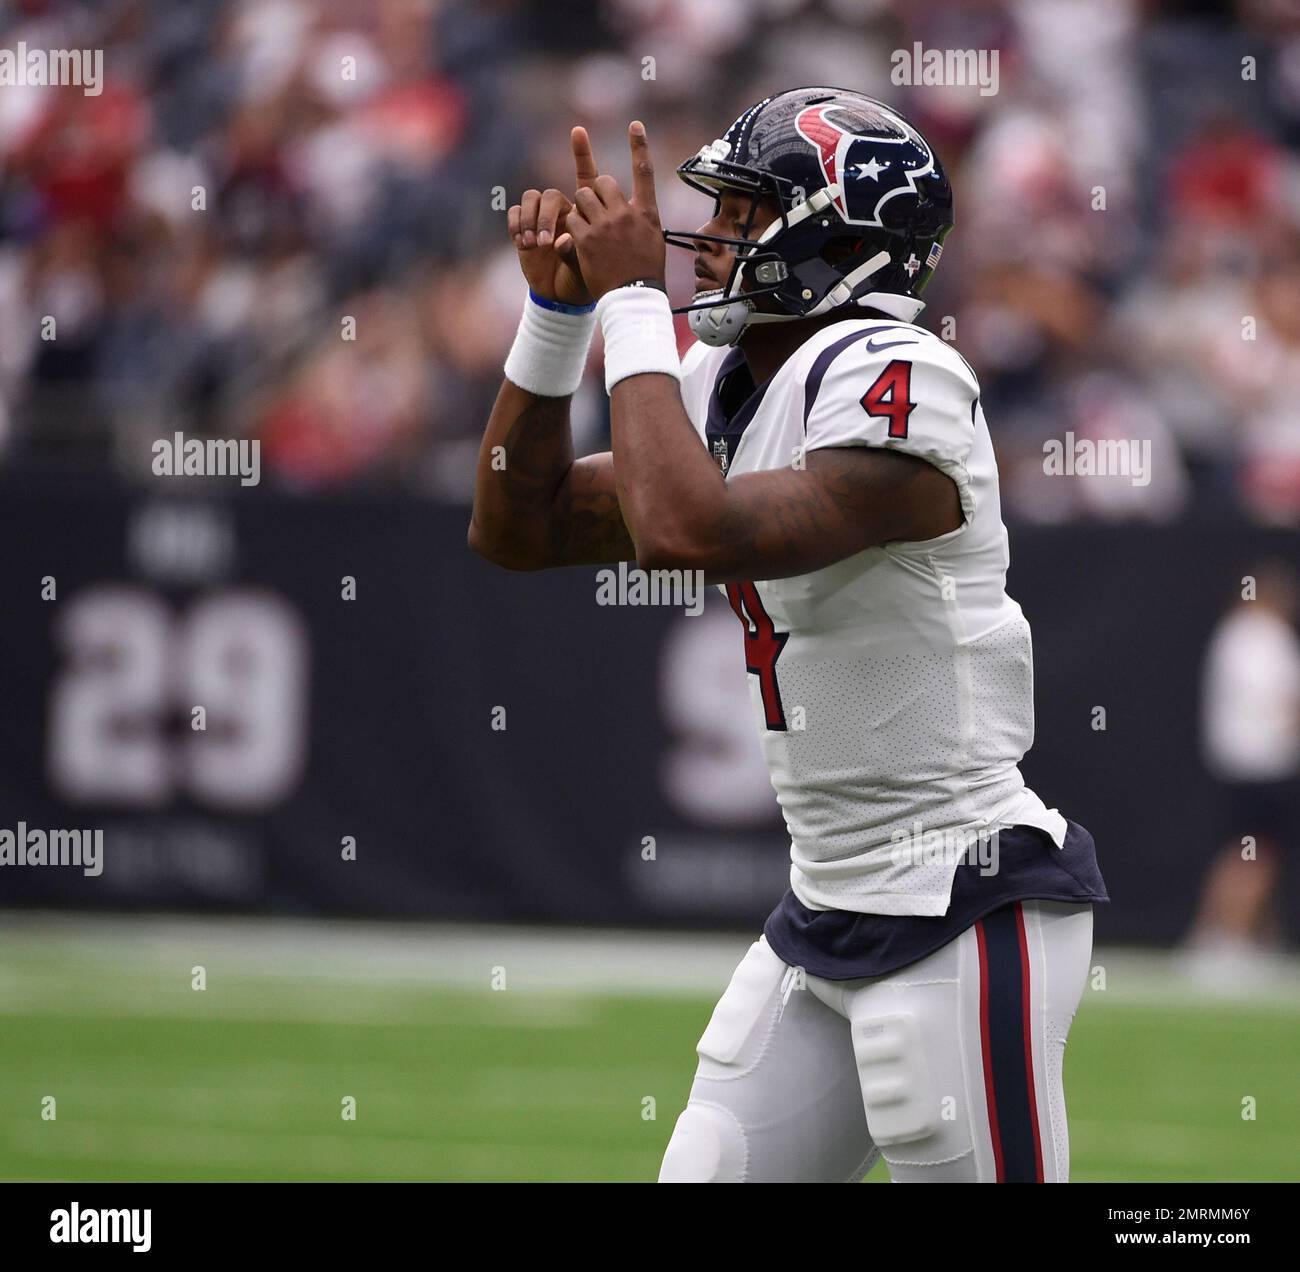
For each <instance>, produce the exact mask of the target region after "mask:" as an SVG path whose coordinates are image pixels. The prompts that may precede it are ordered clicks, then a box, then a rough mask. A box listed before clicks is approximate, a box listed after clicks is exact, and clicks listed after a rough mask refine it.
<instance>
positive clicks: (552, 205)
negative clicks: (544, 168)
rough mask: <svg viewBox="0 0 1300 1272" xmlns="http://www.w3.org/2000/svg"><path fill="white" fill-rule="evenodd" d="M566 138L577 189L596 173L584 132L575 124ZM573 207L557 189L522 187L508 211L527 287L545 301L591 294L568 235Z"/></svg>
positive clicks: (582, 299) (586, 300)
mask: <svg viewBox="0 0 1300 1272" xmlns="http://www.w3.org/2000/svg"><path fill="white" fill-rule="evenodd" d="M569 141H570V144H571V145H572V147H573V167H574V173H575V176H576V178H577V181H576V184H577V188H578V189H579V190H583V189H587V188H589V187H590V186H591V185H592V184H593V183H594V182H595V180H596V175H597V174H596V160H595V158H594V156H593V155H592V153H591V140H590V138H589V137H588V136H587V130H586V129H585V128H575V129H574V130H573V132H572V133H571V134H570V137H569ZM572 210H573V204H572V203H571V202H570V201H569V199H568V197H567V196H566V195H565V194H564V193H563V192H562V191H560V190H553V189H552V190H525V191H524V193H523V198H522V199H521V200H520V202H519V203H517V204H515V206H514V207H512V208H511V209H510V212H509V214H508V219H507V225H508V227H509V231H510V237H511V239H512V240H513V241H514V245H515V251H516V252H518V253H519V268H520V269H521V270H523V274H524V277H525V278H526V279H527V280H528V286H529V287H531V288H532V289H533V291H534V292H535V293H536V294H537V295H539V296H544V297H546V299H548V300H558V301H561V302H562V303H564V304H566V305H586V304H590V303H591V301H592V299H593V296H592V294H591V292H590V291H589V290H588V289H587V285H586V283H585V282H584V281H583V277H582V270H581V268H580V267H579V265H578V254H577V251H576V250H575V248H574V243H573V237H572V235H571V234H569V233H567V228H568V227H567V221H568V217H569V214H570V213H571V212H572Z"/></svg>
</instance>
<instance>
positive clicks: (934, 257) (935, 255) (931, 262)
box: [925, 243, 943, 269]
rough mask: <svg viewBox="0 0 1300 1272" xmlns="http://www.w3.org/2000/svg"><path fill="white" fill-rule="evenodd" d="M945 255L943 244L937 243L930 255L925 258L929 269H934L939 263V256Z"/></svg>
mask: <svg viewBox="0 0 1300 1272" xmlns="http://www.w3.org/2000/svg"><path fill="white" fill-rule="evenodd" d="M942 255H943V244H942V243H935V244H934V245H933V246H932V247H931V248H930V255H929V256H927V257H926V258H925V265H926V268H927V269H933V268H934V267H935V266H936V265H937V264H938V263H939V257H941V256H942Z"/></svg>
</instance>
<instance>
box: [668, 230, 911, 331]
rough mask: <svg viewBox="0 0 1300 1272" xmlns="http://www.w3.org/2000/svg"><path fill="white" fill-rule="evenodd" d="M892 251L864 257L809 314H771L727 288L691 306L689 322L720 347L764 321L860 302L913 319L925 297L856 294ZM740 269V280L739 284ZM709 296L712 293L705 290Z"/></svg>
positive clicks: (802, 316) (903, 319)
mask: <svg viewBox="0 0 1300 1272" xmlns="http://www.w3.org/2000/svg"><path fill="white" fill-rule="evenodd" d="M889 260H890V256H889V253H888V252H877V253H876V254H875V256H873V257H872V258H871V259H870V260H869V261H864V262H863V263H862V264H861V265H859V266H858V268H857V269H855V270H853V272H852V273H850V274H846V275H845V276H844V278H842V279H841V280H840V281H839V282H838V283H836V285H835V286H834V287H832V288H831V290H830V291H828V292H827V293H826V295H825V296H823V297H822V299H821V300H820V301H818V303H817V304H816V305H815V306H814V307H813V308H812V309H811V310H809V311H808V313H806V314H768V313H764V312H763V311H762V310H760V309H755V308H754V305H753V302H752V301H751V300H749V299H748V298H747V297H746V296H745V294H744V293H743V292H742V293H739V294H736V293H732V294H731V295H727V294H726V293H724V292H723V291H717V292H715V293H712V295H714V296H716V297H717V299H718V303H717V304H716V305H713V306H709V307H708V308H701V309H695V310H691V311H689V312H688V314H687V322H688V323H689V324H690V328H691V332H692V334H693V335H694V336H695V338H696V339H697V340H700V341H702V342H703V343H704V344H707V345H712V346H713V347H714V348H719V347H722V346H725V345H734V344H735V343H736V341H737V340H739V339H740V337H741V336H742V335H743V334H744V331H745V328H746V327H748V326H750V324H752V323H760V322H801V321H802V320H803V319H805V318H821V317H823V316H824V315H826V314H830V313H834V312H835V311H836V310H838V309H845V308H848V307H849V306H850V305H856V306H858V307H860V308H862V309H875V310H878V311H879V312H880V313H882V314H887V315H888V316H889V317H890V318H897V319H898V320H899V321H900V322H913V321H915V319H916V317H917V315H918V314H919V313H920V312H921V310H923V309H924V308H925V301H923V300H917V299H916V297H915V296H900V295H899V294H898V293H897V292H867V293H866V294H865V295H861V296H858V297H856V298H853V292H854V291H855V290H856V289H857V288H858V287H861V286H862V285H863V283H865V282H866V281H867V279H869V278H870V277H871V276H872V275H873V274H876V273H878V272H879V271H880V270H881V269H883V268H884V267H885V266H886V265H888V264H889ZM739 272H740V271H737V275H738V276H737V280H736V281H737V284H739V281H740V280H739ZM704 297H705V299H709V298H711V297H710V294H709V293H704Z"/></svg>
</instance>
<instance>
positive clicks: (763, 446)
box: [682, 318, 1066, 915]
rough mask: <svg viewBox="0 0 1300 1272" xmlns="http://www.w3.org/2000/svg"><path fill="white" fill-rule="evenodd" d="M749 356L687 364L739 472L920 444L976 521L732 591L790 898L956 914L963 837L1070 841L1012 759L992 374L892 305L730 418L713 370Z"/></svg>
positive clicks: (687, 393) (847, 324)
mask: <svg viewBox="0 0 1300 1272" xmlns="http://www.w3.org/2000/svg"><path fill="white" fill-rule="evenodd" d="M737 366H740V367H741V376H742V377H743V376H745V375H747V370H746V369H744V367H743V357H742V355H741V353H740V351H739V350H738V349H729V348H720V349H715V348H710V347H708V346H706V345H703V344H697V345H695V346H694V347H692V348H691V349H690V350H688V352H687V353H686V356H685V358H684V359H683V363H682V399H683V401H684V403H685V405H686V410H687V412H688V414H689V415H690V418H691V421H692V423H693V424H694V425H695V427H696V429H697V431H698V432H699V434H700V436H701V438H702V439H703V440H704V442H705V445H706V446H709V448H710V450H711V451H712V452H713V454H714V456H715V457H716V458H718V460H719V462H720V463H722V464H723V466H724V471H725V472H726V474H727V477H728V479H731V478H734V477H737V476H739V475H741V474H743V473H754V472H762V471H765V470H768V469H775V468H784V467H788V466H790V465H791V464H795V463H799V462H801V461H800V457H801V456H802V455H804V454H807V453H809V452H811V451H814V450H817V449H820V448H822V447H827V446H879V447H887V448H890V449H895V450H901V451H905V452H907V453H908V454H911V455H917V456H919V457H921V458H923V459H925V460H928V461H929V462H930V463H932V464H934V465H935V466H936V467H937V468H939V469H940V470H941V471H943V472H944V473H946V474H947V475H948V476H949V477H951V478H952V480H953V481H954V482H955V483H956V485H957V489H958V491H959V492H960V496H961V506H962V510H963V512H964V514H965V521H964V523H963V525H962V526H960V527H959V528H958V529H956V530H953V531H951V532H950V533H948V534H945V535H941V536H940V537H939V538H937V539H930V540H928V541H925V542H920V543H891V544H888V545H886V546H884V547H878V548H870V549H868V550H867V551H865V552H860V553H858V554H857V555H855V556H852V557H849V558H847V559H846V560H843V561H839V562H837V563H836V564H834V565H831V566H827V567H826V568H825V569H822V570H816V571H814V572H813V573H811V574H803V575H799V576H798V577H795V578H788V579H774V580H770V581H758V582H754V583H752V584H748V583H746V584H730V585H727V586H726V587H724V588H723V589H722V590H723V591H724V592H725V593H726V594H727V597H728V600H729V601H730V602H731V605H732V608H733V609H735V610H736V611H737V614H738V616H740V617H741V618H742V620H743V621H744V622H745V624H746V627H745V635H744V650H745V658H746V664H747V667H748V669H749V671H750V673H751V674H750V676H749V685H750V694H751V697H752V699H753V704H754V711H755V714H756V716H757V721H758V726H759V730H760V733H761V737H762V742H763V748H764V751H765V753H766V757H767V763H768V766H769V768H770V770H771V774H772V784H773V786H774V787H775V788H776V794H777V799H778V800H779V802H780V805H781V809H782V812H783V813H784V816H785V821H786V826H787V828H788V830H789V832H790V840H791V846H790V854H791V862H792V864H791V870H790V885H791V888H792V890H793V891H794V894H795V896H796V897H797V898H798V899H799V900H800V901H802V902H803V903H804V904H805V905H807V906H809V907H811V908H813V909H833V910H851V911H859V912H863V913H868V914H925V915H938V914H943V913H944V912H945V911H946V910H947V908H948V903H949V894H950V892H951V888H952V880H953V875H954V873H955V872H956V869H957V865H958V864H959V861H960V860H961V856H960V853H961V851H962V849H963V847H967V846H970V845H971V843H972V842H973V841H975V840H976V839H977V838H978V837H980V836H988V835H989V834H990V833H991V832H992V831H994V830H996V829H998V828H1001V827H1006V826H1011V825H1029V826H1037V827H1040V828H1041V829H1043V830H1045V831H1046V832H1047V833H1048V834H1050V835H1051V837H1052V839H1053V840H1054V841H1055V843H1056V844H1057V846H1058V847H1059V846H1060V845H1061V843H1062V842H1063V840H1064V837H1065V826H1066V824H1065V820H1064V818H1062V817H1061V816H1060V814H1059V813H1057V812H1056V811H1055V810H1049V809H1047V808H1046V807H1045V806H1044V804H1043V802H1042V800H1040V799H1039V798H1038V797H1037V796H1036V795H1035V794H1034V793H1033V792H1032V791H1030V790H1029V789H1028V788H1027V787H1026V786H1025V783H1024V779H1023V778H1022V777H1021V775H1020V770H1019V768H1018V767H1017V765H1018V764H1019V762H1020V759H1021V757H1022V756H1023V755H1024V753H1025V752H1026V751H1027V750H1028V749H1029V746H1030V744H1031V742H1032V741H1033V731H1034V717H1033V663H1032V650H1031V645H1030V635H1029V624H1028V623H1027V622H1026V621H1025V618H1024V615H1023V614H1022V613H1021V612H1020V607H1019V606H1018V605H1017V604H1016V603H1015V601H1013V600H1012V599H1011V598H1010V597H1009V596H1008V595H1007V594H1006V591H1005V581H1006V569H1007V533H1006V529H1005V528H1004V526H1003V525H1002V513H1001V505H1000V501H999V497H998V476H997V467H996V463H995V460H994V456H993V447H992V444H991V442H990V440H989V433H988V428H987V425H986V424H985V421H984V412H983V410H982V409H981V406H980V401H979V384H978V382H977V380H976V378H975V375H974V372H972V371H971V369H970V367H969V366H968V365H967V363H966V362H965V360H964V359H963V358H962V357H961V356H960V355H959V354H958V353H957V352H956V351H955V350H954V349H953V348H952V347H951V346H949V345H947V344H945V343H944V342H943V341H942V340H940V339H939V338H938V337H937V336H935V335H933V334H931V333H930V332H928V331H926V330H925V329H924V328H922V327H918V326H916V325H914V324H912V323H905V322H896V321H894V320H892V319H886V318H874V319H873V318H854V319H849V320H846V321H844V322H839V323H834V324H832V325H830V326H828V327H824V328H822V329H821V330H820V331H818V332H817V333H816V334H815V335H813V336H812V337H811V338H810V339H809V340H808V341H807V342H806V343H805V344H804V345H803V346H801V347H800V348H799V350H798V351H797V352H796V353H795V354H794V355H793V356H792V357H791V358H789V359H788V360H787V361H786V363H785V364H784V365H783V366H782V367H781V368H780V370H779V371H778V372H777V373H776V375H775V376H773V377H772V379H771V380H770V381H769V382H768V383H767V385H766V386H765V387H760V389H759V390H758V391H757V392H755V393H754V394H753V396H752V397H750V398H749V399H748V400H747V401H745V402H744V404H743V406H741V407H740V408H739V410H737V411H734V412H733V414H732V417H731V420H730V422H728V421H727V420H726V418H725V414H724V411H723V407H722V403H721V401H720V400H719V388H720V385H721V382H722V381H723V380H725V378H726V377H727V376H728V375H729V374H730V372H731V371H732V370H733V369H735V368H736V367H737ZM743 387H744V385H743V380H742V390H743ZM737 638H738V641H739V638H740V633H739V632H738V633H737Z"/></svg>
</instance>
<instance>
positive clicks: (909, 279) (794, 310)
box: [664, 88, 952, 345]
mask: <svg viewBox="0 0 1300 1272" xmlns="http://www.w3.org/2000/svg"><path fill="white" fill-rule="evenodd" d="M677 173H678V175H679V176H680V177H681V178H682V180H683V181H685V182H686V184H687V185H689V186H691V187H692V188H693V189H696V190H700V191H702V192H703V193H704V194H707V195H710V196H711V197H712V198H713V199H714V200H715V206H716V202H717V200H719V199H720V197H721V194H722V192H724V191H737V192H739V193H741V194H747V195H748V196H749V213H748V218H747V220H746V225H745V229H746V233H748V231H749V227H750V225H752V224H753V218H754V212H755V209H756V208H757V207H758V205H759V203H760V201H761V200H762V199H763V197H764V196H765V195H770V196H771V197H772V198H773V199H775V201H776V203H777V205H778V206H779V207H780V210H781V214H780V216H779V218H778V219H777V220H775V221H773V222H772V224H771V225H769V226H768V227H767V229H766V230H765V231H764V232H763V233H762V235H761V236H760V237H759V238H757V239H754V240H752V241H751V240H750V239H748V238H728V237H725V236H723V235H714V234H697V233H693V232H683V231H677V230H665V231H664V238H665V239H666V240H667V241H668V242H669V243H671V244H672V245H673V246H674V247H684V248H688V249H690V250H691V251H695V250H696V243H697V242H699V241H706V242H711V243H722V244H725V245H726V246H728V247H734V248H735V249H736V261H735V264H734V265H733V267H732V270H731V276H730V277H729V279H728V280H727V285H726V287H724V288H723V289H722V290H721V291H715V292H711V293H706V294H704V295H701V296H699V297H697V299H696V300H695V302H694V303H693V304H690V305H685V306H682V307H681V308H679V309H676V310H674V311H673V312H674V313H685V314H688V315H689V316H690V323H691V328H692V330H693V331H694V332H695V334H696V335H697V336H698V337H699V338H700V339H701V340H703V341H704V342H705V343H706V344H712V345H728V344H734V343H735V342H736V341H737V340H738V339H739V338H740V336H741V333H742V332H743V331H744V329H745V327H746V326H748V324H749V323H751V322H783V321H785V322H788V321H791V320H794V319H799V318H812V317H819V316H820V315H822V314H827V313H830V312H832V311H833V310H837V309H840V308H843V307H844V306H847V305H857V306H861V307H863V308H869V309H876V310H880V311H881V312H883V313H887V314H889V315H890V316H891V317H894V318H899V319H901V320H902V321H904V322H910V321H911V320H912V319H914V318H915V317H916V315H917V314H918V313H920V311H921V310H922V308H924V304H925V302H924V301H922V300H920V299H919V295H920V292H921V291H922V290H923V288H924V287H925V285H926V283H927V282H929V280H930V276H931V274H933V273H934V267H935V266H936V265H937V264H938V263H939V256H940V254H941V253H942V251H943V240H944V237H945V236H946V235H947V233H948V231H949V230H951V229H952V190H951V188H950V187H949V185H948V178H947V177H946V176H945V175H944V171H943V167H942V165H941V164H940V163H939V160H938V158H936V156H935V154H934V151H933V150H931V148H930V145H929V143H928V142H927V141H926V140H925V138H924V137H922V136H921V134H920V133H919V132H918V131H917V129H916V128H915V127H914V126H913V125H912V124H910V123H909V122H908V121H907V120H906V119H904V118H903V116H902V115H900V114H899V113H898V112H897V111H896V110H893V109H892V108H891V107H889V106H886V105H885V104H884V103H883V102H878V101H876V100H875V99H874V98H872V97H866V96H864V95H863V94H861V93H854V92H850V91H848V90H846V89H841V88H796V89H791V90H790V91H789V92H786V93H780V94H778V95H777V96H775V97H768V98H765V99H764V100H763V101H761V102H758V103H757V104H756V105H754V106H751V107H750V108H749V109H748V110H747V111H745V113H744V114H743V115H741V116H740V118H739V119H737V120H736V122H735V123H734V124H732V125H731V127H730V128H728V129H727V131H726V133H725V135H724V136H722V137H721V138H719V139H718V140H717V141H714V142H711V143H710V144H709V145H707V146H705V147H703V149H701V150H700V152H699V153H698V154H697V155H694V156H693V157H692V158H690V159H688V160H687V161H686V162H685V163H683V164H682V165H681V167H679V168H678V169H677ZM764 298H765V299H764ZM760 299H764V303H763V304H762V305H761V306H757V305H756V304H755V302H756V301H758V300H760Z"/></svg>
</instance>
